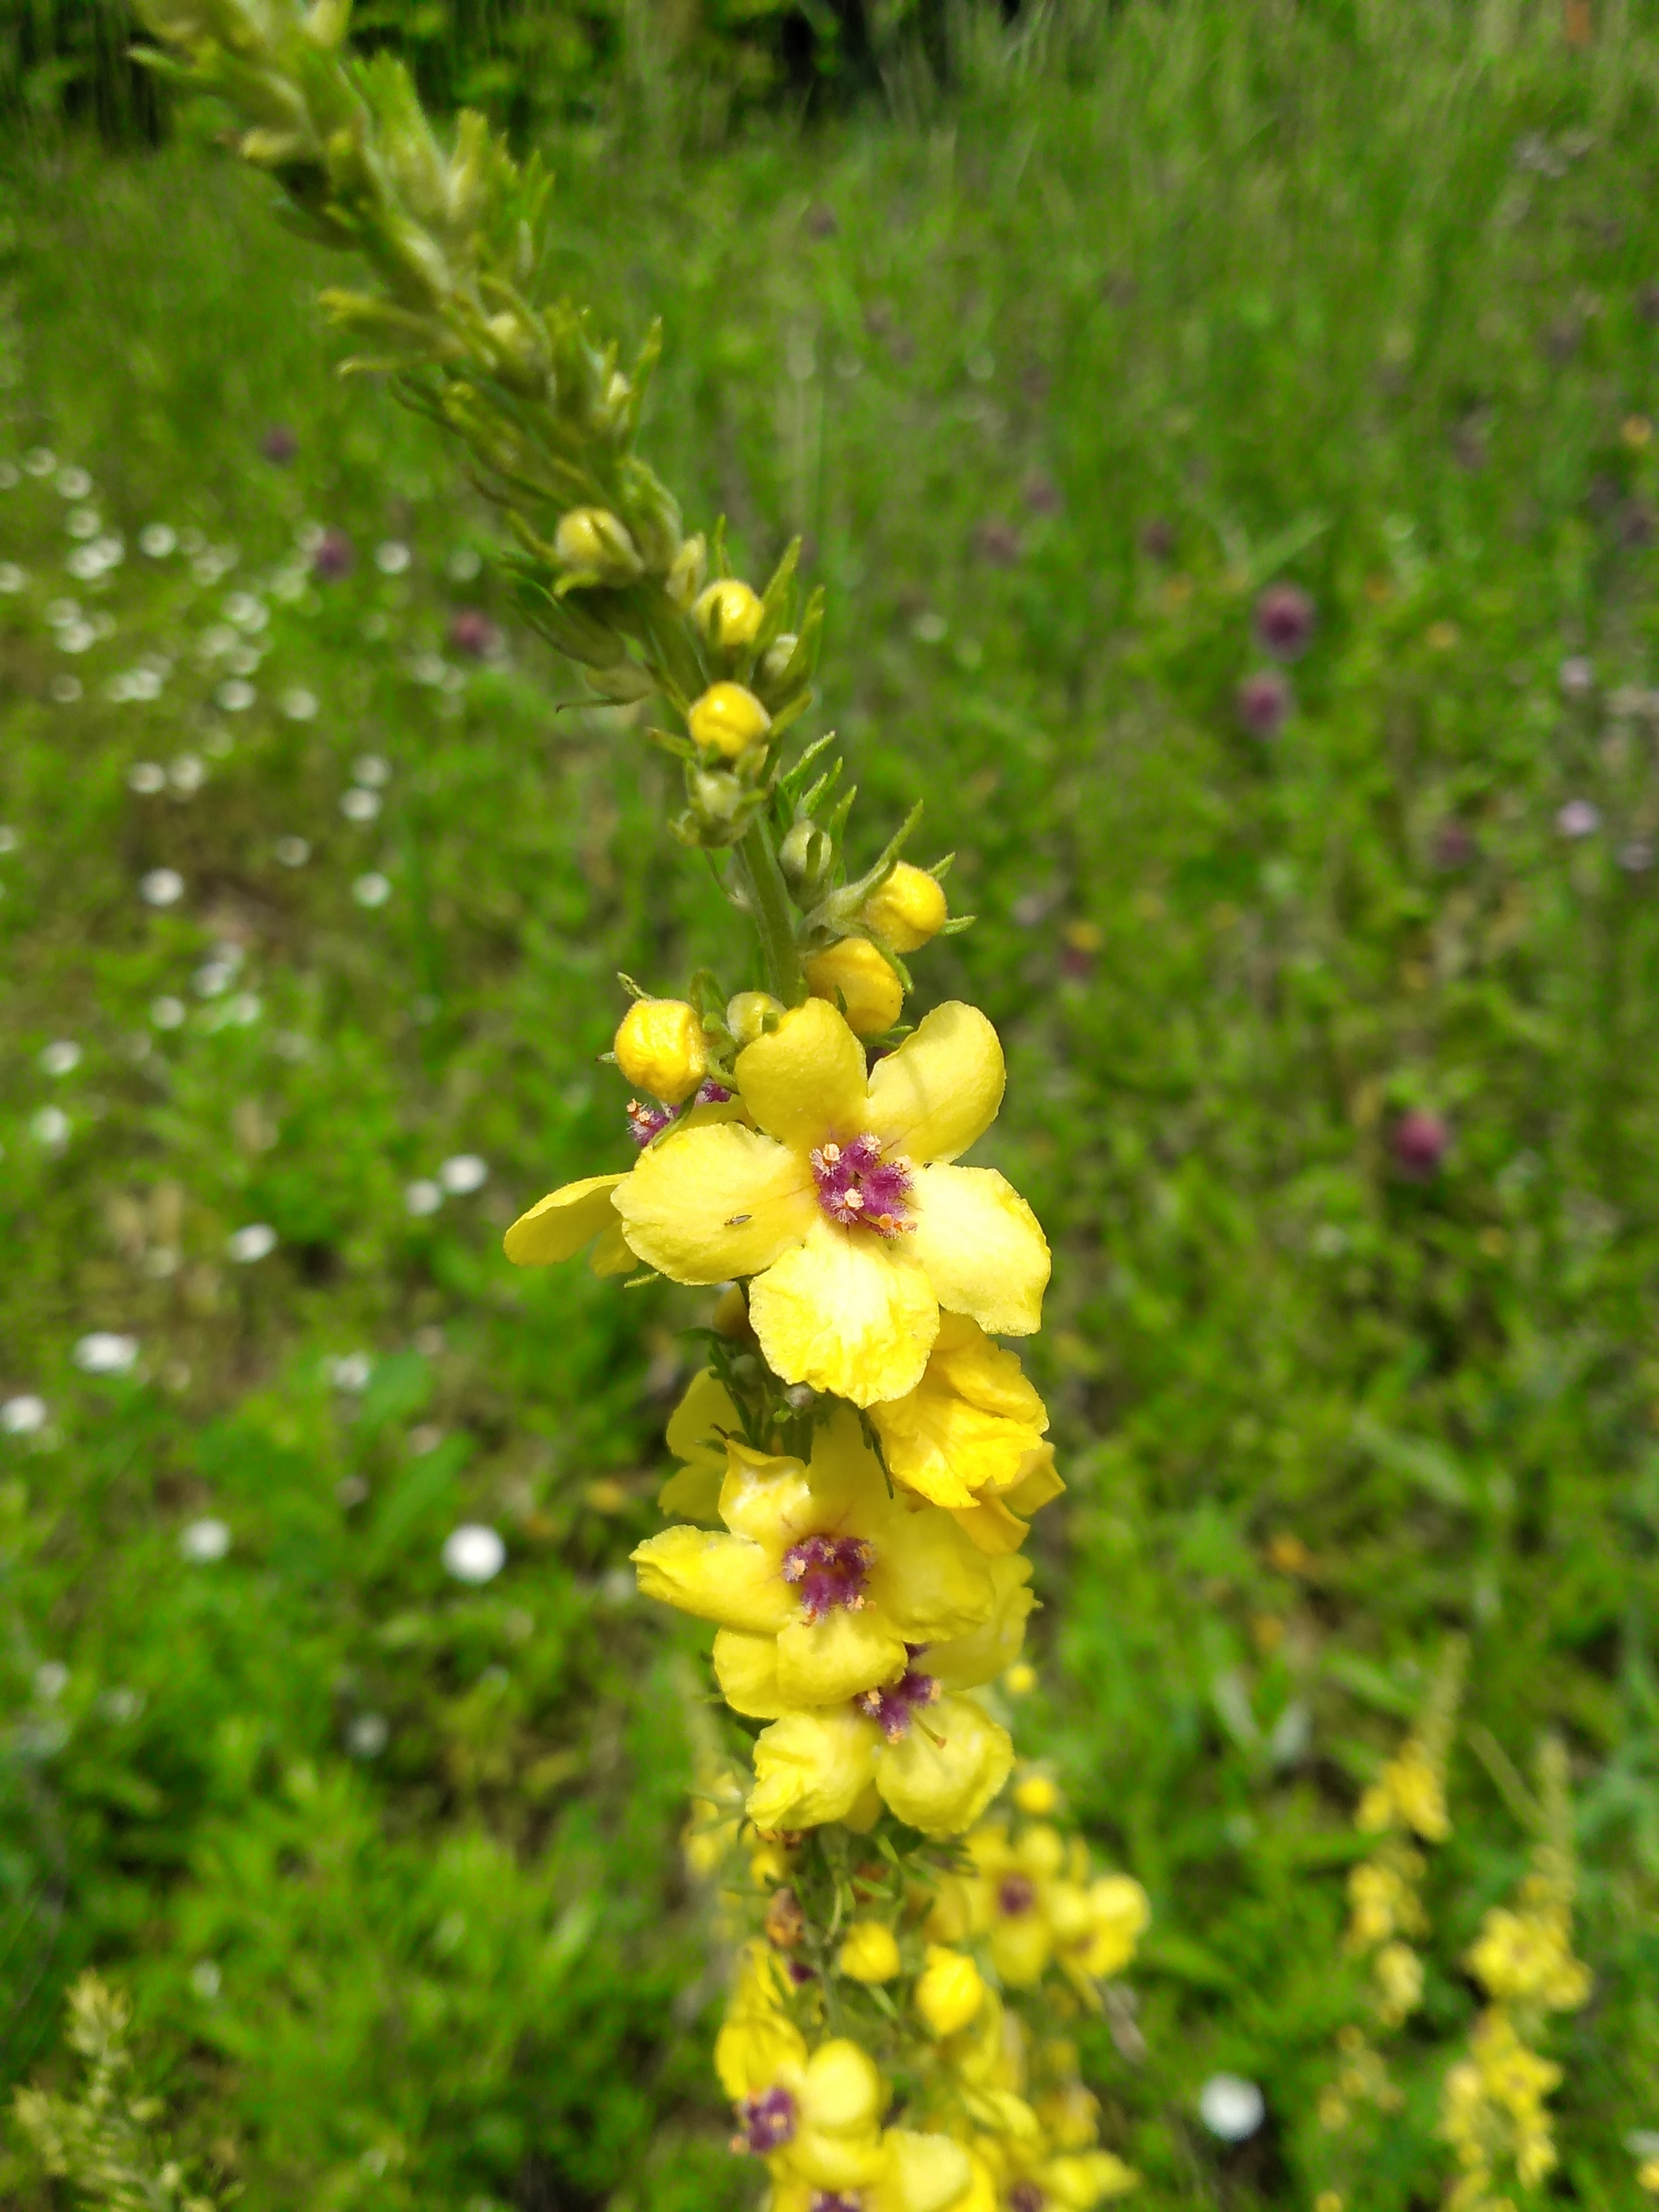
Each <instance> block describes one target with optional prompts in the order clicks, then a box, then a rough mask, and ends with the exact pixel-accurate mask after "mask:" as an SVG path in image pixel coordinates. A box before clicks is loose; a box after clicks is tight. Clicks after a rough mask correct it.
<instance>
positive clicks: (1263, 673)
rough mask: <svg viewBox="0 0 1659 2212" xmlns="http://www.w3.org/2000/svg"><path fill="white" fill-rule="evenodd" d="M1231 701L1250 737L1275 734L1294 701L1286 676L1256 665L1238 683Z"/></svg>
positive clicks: (1264, 736) (1288, 714)
mask: <svg viewBox="0 0 1659 2212" xmlns="http://www.w3.org/2000/svg"><path fill="white" fill-rule="evenodd" d="M1234 704H1235V706H1236V707H1237V710H1238V719H1239V720H1240V721H1241V722H1242V723H1243V726H1244V727H1245V728H1246V729H1247V730H1248V731H1249V733H1250V735H1251V736H1252V737H1253V738H1276V737H1277V736H1278V735H1279V732H1280V731H1281V730H1282V729H1283V728H1284V726H1285V722H1286V721H1287V720H1289V718H1290V712H1291V706H1292V705H1293V704H1294V701H1293V699H1292V696H1291V686H1290V682H1289V679H1288V678H1286V677H1285V676H1282V675H1281V674H1280V673H1279V670H1278V669H1276V668H1262V669H1258V670H1257V671H1256V673H1255V675H1254V676H1247V677H1246V678H1244V681H1243V683H1242V684H1240V685H1239V687H1238V690H1237V692H1236V693H1235V695H1234Z"/></svg>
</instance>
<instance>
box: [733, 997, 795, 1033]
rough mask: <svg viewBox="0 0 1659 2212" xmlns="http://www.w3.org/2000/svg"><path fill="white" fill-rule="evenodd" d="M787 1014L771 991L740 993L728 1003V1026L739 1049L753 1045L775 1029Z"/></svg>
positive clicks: (779, 1000) (780, 1001)
mask: <svg viewBox="0 0 1659 2212" xmlns="http://www.w3.org/2000/svg"><path fill="white" fill-rule="evenodd" d="M784 1012H785V1007H784V1004H783V1001H782V1000H781V999H775V998H774V997H773V996H772V994H771V993H770V992H769V991H739V992H738V994H737V995H736V997H735V998H732V999H730V1000H727V1001H726V1028H727V1029H729V1030H731V1032H732V1036H733V1037H734V1038H735V1039H736V1040H737V1042H738V1045H739V1047H741V1046H743V1045H746V1044H753V1042H755V1039H756V1038H757V1037H761V1036H765V1035H766V1033H767V1030H769V1029H775V1028H776V1027H777V1025H778V1024H779V1022H780V1021H781V1020H782V1018H783V1015H784Z"/></svg>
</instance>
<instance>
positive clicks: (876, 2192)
mask: <svg viewBox="0 0 1659 2212" xmlns="http://www.w3.org/2000/svg"><path fill="white" fill-rule="evenodd" d="M973 2178H974V2177H973V2168H972V2165H971V2163H970V2161H969V2155H968V2153H967V2152H966V2151H965V2150H964V2149H963V2147H962V2145H961V2144H960V2143H957V2142H952V2141H951V2137H950V2136H942V2135H922V2134H920V2133H918V2132H917V2131H916V2130H914V2129H911V2128H889V2129H888V2130H887V2131H886V2133H885V2134H884V2136H882V2139H881V2160H880V2164H879V2165H878V2167H877V2170H876V2174H875V2178H874V2179H873V2180H872V2181H871V2182H869V2183H868V2184H866V2186H865V2187H864V2188H862V2189H860V2190H859V2191H857V2192H856V2193H855V2194H854V2195H852V2196H848V2197H835V2198H831V2199H829V2202H830V2203H832V2204H835V2205H836V2206H838V2207H842V2208H845V2207H848V2206H853V2207H855V2208H856V2212H995V2206H994V2200H989V2199H987V2202H986V2203H985V2204H984V2206H983V2207H981V2204H980V2203H979V2200H978V2198H977V2197H975V2195H974V2194H973V2193H972V2189H971V2184H972V2182H973ZM825 2203H826V2197H825V2195H824V2194H823V2193H822V2192H820V2191H817V2190H815V2189H814V2188H813V2187H812V2185H811V2183H810V2182H808V2181H805V2180H804V2179H802V2178H801V2177H800V2176H799V2175H798V2174H788V2173H786V2174H783V2175H781V2176H780V2177H778V2178H777V2179H775V2180H774V2182H773V2185H772V2197H771V2202H770V2203H769V2206H768V2208H767V2212H825Z"/></svg>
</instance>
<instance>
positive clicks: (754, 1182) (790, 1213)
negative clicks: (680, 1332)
mask: <svg viewBox="0 0 1659 2212" xmlns="http://www.w3.org/2000/svg"><path fill="white" fill-rule="evenodd" d="M751 1049H752V1047H751ZM616 1206H617V1212H618V1213H619V1214H620V1215H621V1216H622V1218H623V1226H624V1228H625V1229H626V1231H627V1233H628V1241H629V1243H630V1244H631V1245H632V1246H633V1248H634V1249H635V1252H637V1253H638V1255H640V1257H641V1260H643V1261H645V1263H646V1265H647V1267H655V1268H656V1269H657V1270H658V1271H659V1273H662V1274H665V1275H666V1276H667V1277H668V1279H669V1280H670V1281H671V1282H675V1283H723V1282H725V1281H726V1279H727V1278H728V1277H730V1276H732V1275H752V1274H754V1273H756V1272H757V1270H758V1269H760V1268H762V1267H770V1266H771V1264H772V1262H773V1261H774V1260H775V1259H776V1258H777V1256H778V1255H779V1253H780V1252H782V1251H784V1250H786V1249H787V1248H788V1247H789V1246H790V1245H792V1244H793V1243H797V1242H798V1241H799V1238H800V1237H804V1236H805V1234H806V1232H807V1230H808V1229H809V1228H810V1226H811V1224H812V1223H813V1222H815V1221H819V1220H822V1219H823V1215H822V1214H821V1213H820V1212H819V1211H818V1204H817V1194H816V1193H815V1192H814V1190H813V1188H812V1184H811V1175H810V1173H809V1172H808V1170H806V1169H805V1167H803V1166H802V1164H800V1162H799V1160H797V1159H796V1158H795V1157H794V1155H793V1153H792V1152H787V1151H786V1150H785V1149H784V1147H783V1146H781V1145H775V1144H774V1143H773V1142H772V1140H771V1139H770V1138H769V1137H763V1136H760V1135H758V1134H757V1133H756V1132H755V1131H754V1130H753V1129H746V1128H744V1127H743V1126H742V1124H741V1123H740V1122H737V1121H727V1122H724V1123H722V1124H720V1125H719V1126H717V1127H713V1128H701V1129H687V1130H684V1131H683V1132H681V1133H678V1134H675V1135H673V1136H669V1137H665V1139H663V1141H662V1142H661V1143H660V1144H659V1145H653V1146H651V1147H650V1148H649V1150H648V1151H646V1152H641V1155H640V1158H639V1164H638V1165H637V1166H636V1167H635V1170H634V1172H633V1174H632V1175H630V1176H626V1177H624V1178H623V1182H621V1183H620V1184H619V1186H618V1187H617V1197H616Z"/></svg>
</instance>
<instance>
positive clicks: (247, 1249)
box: [225, 1221, 276, 1267]
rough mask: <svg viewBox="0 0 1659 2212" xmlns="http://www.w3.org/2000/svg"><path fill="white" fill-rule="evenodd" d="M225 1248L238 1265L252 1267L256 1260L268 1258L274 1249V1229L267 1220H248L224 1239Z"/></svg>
mask: <svg viewBox="0 0 1659 2212" xmlns="http://www.w3.org/2000/svg"><path fill="white" fill-rule="evenodd" d="M225 1249H226V1251H227V1252H228V1254H229V1255H230V1257H231V1258H232V1259H233V1260H234V1261H236V1262H237V1263H238V1265H239V1266H240V1267H252V1264H253V1262H254V1261H256V1260H267V1259H269V1258H270V1255H271V1254H272V1253H273V1252H274V1251H275V1250H276V1231H275V1230H274V1229H273V1228H272V1227H271V1225H270V1223H269V1222H268V1221H250V1222H249V1223H248V1225H247V1226H246V1228H245V1229H237V1230H234V1231H232V1233H231V1234H230V1236H228V1237H227V1238H226V1239H225Z"/></svg>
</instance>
